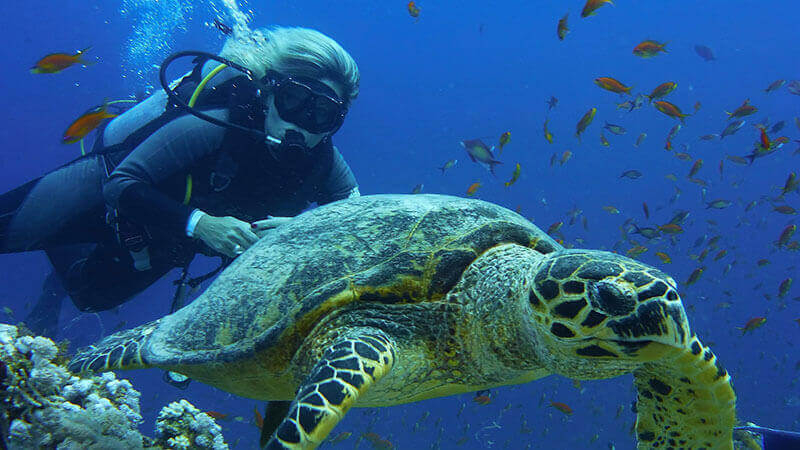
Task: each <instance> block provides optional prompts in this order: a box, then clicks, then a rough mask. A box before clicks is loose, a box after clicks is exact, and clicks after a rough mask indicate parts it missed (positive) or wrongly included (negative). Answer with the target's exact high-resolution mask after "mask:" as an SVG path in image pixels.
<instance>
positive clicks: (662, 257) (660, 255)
mask: <svg viewBox="0 0 800 450" xmlns="http://www.w3.org/2000/svg"><path fill="white" fill-rule="evenodd" d="M656 256H658V258H659V259H660V260H661V262H662V263H664V264H670V263H671V262H672V258H670V257H669V255H668V254H666V253H664V252H656Z"/></svg>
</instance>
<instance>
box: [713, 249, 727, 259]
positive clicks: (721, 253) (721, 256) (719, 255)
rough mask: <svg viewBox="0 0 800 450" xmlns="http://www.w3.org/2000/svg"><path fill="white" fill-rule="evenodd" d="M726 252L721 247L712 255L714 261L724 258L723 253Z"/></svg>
mask: <svg viewBox="0 0 800 450" xmlns="http://www.w3.org/2000/svg"><path fill="white" fill-rule="evenodd" d="M727 254H728V250H727V249H724V248H723V249H722V250H720V251H718V252H717V254H716V255H714V261H719V260H720V259H722V258H724V257H725V255H727Z"/></svg>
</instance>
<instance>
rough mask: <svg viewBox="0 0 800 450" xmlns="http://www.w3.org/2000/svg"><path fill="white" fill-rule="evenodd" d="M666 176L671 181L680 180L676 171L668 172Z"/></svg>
mask: <svg viewBox="0 0 800 450" xmlns="http://www.w3.org/2000/svg"><path fill="white" fill-rule="evenodd" d="M664 178H666V179H668V180H670V181H678V177H676V176H675V174H674V173H668V174H666V175H664Z"/></svg>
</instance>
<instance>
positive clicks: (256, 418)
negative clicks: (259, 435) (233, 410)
mask: <svg viewBox="0 0 800 450" xmlns="http://www.w3.org/2000/svg"><path fill="white" fill-rule="evenodd" d="M253 422H254V423H255V425H256V427H258V429H259V430H260V429H262V428H264V416H262V415H261V413H260V412H258V410H257V409H256V408H255V407H254V408H253Z"/></svg>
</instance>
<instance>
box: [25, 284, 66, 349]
mask: <svg viewBox="0 0 800 450" xmlns="http://www.w3.org/2000/svg"><path fill="white" fill-rule="evenodd" d="M66 296H67V292H66V291H65V290H64V286H62V285H61V280H59V279H58V276H57V275H56V274H55V272H50V274H49V275H47V278H45V279H44V283H42V293H41V294H40V295H39V299H38V300H37V301H36V304H35V305H34V306H33V309H32V310H31V312H30V313H28V315H27V316H26V317H25V319H24V321H23V322H24V323H25V326H27V327H28V328H29V329H30V330H31V331H33V332H34V333H36V334H38V335H40V336H47V337H49V338H51V339H55V338H56V334H57V333H58V317H59V316H60V315H61V303H62V301H63V300H64V297H66Z"/></svg>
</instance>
